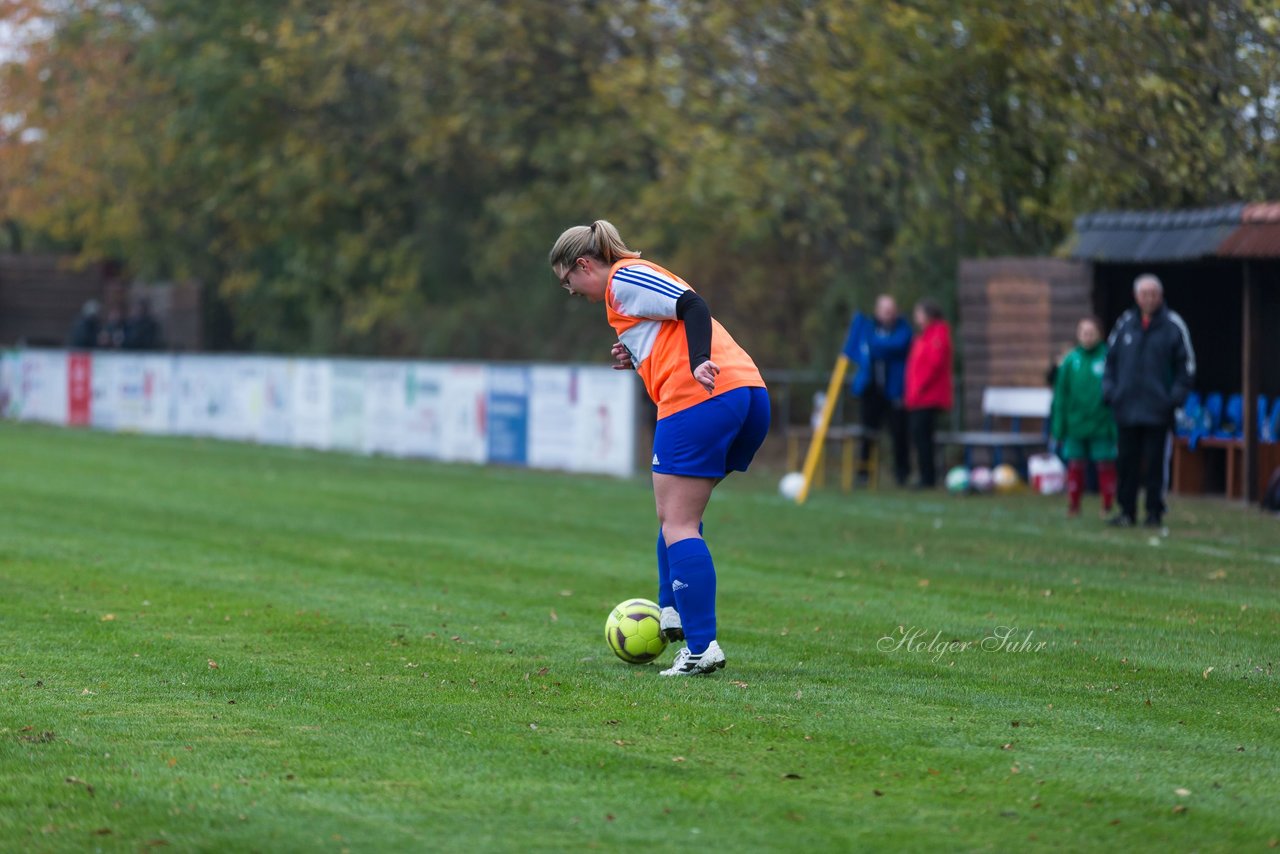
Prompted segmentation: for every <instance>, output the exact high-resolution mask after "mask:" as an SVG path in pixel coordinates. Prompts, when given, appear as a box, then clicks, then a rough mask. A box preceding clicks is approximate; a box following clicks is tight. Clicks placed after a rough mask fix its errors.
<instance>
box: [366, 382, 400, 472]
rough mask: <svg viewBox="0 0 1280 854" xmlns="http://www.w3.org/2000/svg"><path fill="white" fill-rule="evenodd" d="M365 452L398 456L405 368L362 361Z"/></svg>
mask: <svg viewBox="0 0 1280 854" xmlns="http://www.w3.org/2000/svg"><path fill="white" fill-rule="evenodd" d="M363 367H364V432H363V436H364V448H363V450H364V452H365V453H366V454H386V455H387V456H398V455H399V454H400V453H401V451H400V446H401V443H402V436H403V434H404V422H405V377H406V373H407V372H406V369H405V366H404V365H403V364H402V363H400V362H365V363H364V365H363Z"/></svg>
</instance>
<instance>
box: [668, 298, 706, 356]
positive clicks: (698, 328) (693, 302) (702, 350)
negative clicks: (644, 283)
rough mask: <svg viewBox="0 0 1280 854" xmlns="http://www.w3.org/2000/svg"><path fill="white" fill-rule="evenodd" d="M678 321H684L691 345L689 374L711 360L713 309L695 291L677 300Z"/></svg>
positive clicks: (686, 338)
mask: <svg viewBox="0 0 1280 854" xmlns="http://www.w3.org/2000/svg"><path fill="white" fill-rule="evenodd" d="M676 319H678V320H683V321H684V337H685V341H686V342H688V344H689V372H690V373H692V372H693V371H695V370H697V367H698V365H701V364H702V363H703V362H706V361H710V359H711V309H710V308H709V307H708V306H707V302H706V300H704V299H703V298H702V297H700V296H698V295H697V294H696V293H694V292H693V291H685V292H684V293H682V294H681V295H680V299H678V300H676Z"/></svg>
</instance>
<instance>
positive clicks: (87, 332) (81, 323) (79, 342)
mask: <svg viewBox="0 0 1280 854" xmlns="http://www.w3.org/2000/svg"><path fill="white" fill-rule="evenodd" d="M100 313H101V306H100V305H98V301H97V300H96V299H91V300H88V301H87V302H85V304H84V307H83V308H81V309H80V316H79V317H78V318H76V322H75V325H74V326H72V327H71V335H70V338H69V340H68V344H69V345H70V346H71V347H74V348H75V349H78V350H88V349H89V348H90V347H96V346H98V331H99V329H100V327H101V325H102V322H101V320H100Z"/></svg>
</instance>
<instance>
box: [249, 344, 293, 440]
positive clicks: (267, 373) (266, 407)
mask: <svg viewBox="0 0 1280 854" xmlns="http://www.w3.org/2000/svg"><path fill="white" fill-rule="evenodd" d="M296 370H297V362H296V361H295V360H293V359H262V415H261V417H260V418H259V420H258V437H257V439H258V441H259V442H262V443H263V444H267V445H288V444H291V443H292V442H293V389H294V373H295V372H296Z"/></svg>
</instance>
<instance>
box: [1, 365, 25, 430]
mask: <svg viewBox="0 0 1280 854" xmlns="http://www.w3.org/2000/svg"><path fill="white" fill-rule="evenodd" d="M21 370H22V354H21V353H20V352H18V351H17V350H5V351H3V352H0V418H17V417H18V412H19V411H20V410H21V408H22V407H21V400H22V399H21V398H20V397H19V392H20V390H21V388H20V386H19V384H18V375H19V373H20V372H21Z"/></svg>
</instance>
